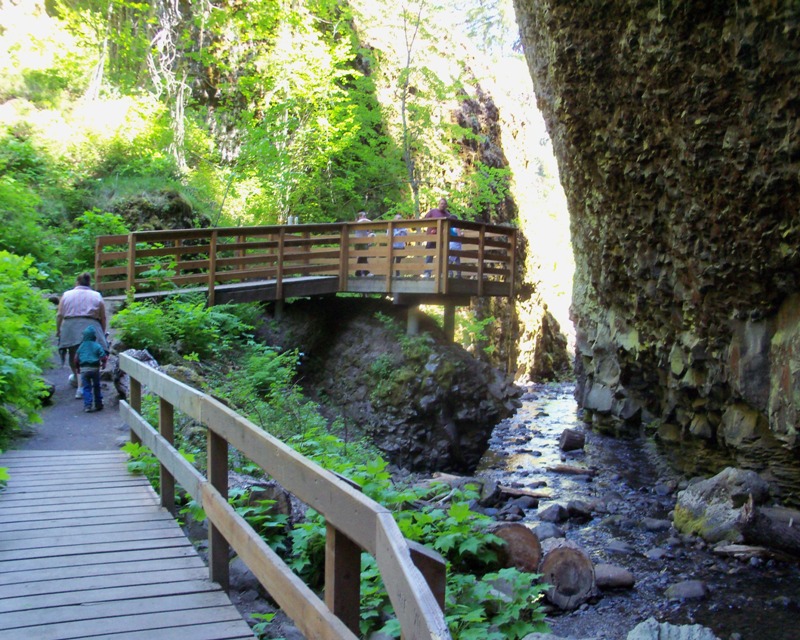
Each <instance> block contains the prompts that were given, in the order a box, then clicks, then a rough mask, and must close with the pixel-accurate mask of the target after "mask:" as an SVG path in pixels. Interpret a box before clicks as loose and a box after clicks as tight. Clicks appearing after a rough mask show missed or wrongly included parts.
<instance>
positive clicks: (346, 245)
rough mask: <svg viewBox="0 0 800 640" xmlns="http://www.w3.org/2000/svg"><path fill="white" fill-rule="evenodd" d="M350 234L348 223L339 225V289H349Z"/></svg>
mask: <svg viewBox="0 0 800 640" xmlns="http://www.w3.org/2000/svg"><path fill="white" fill-rule="evenodd" d="M349 262H350V234H349V233H348V230H347V224H342V226H341V227H339V290H340V291H347V276H348V274H349V272H350V265H349V264H348V263H349Z"/></svg>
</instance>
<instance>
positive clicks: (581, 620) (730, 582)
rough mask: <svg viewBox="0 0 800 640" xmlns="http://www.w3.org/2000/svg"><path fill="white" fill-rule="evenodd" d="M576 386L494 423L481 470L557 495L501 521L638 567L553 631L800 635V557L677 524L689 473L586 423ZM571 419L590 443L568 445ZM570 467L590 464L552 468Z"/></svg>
mask: <svg viewBox="0 0 800 640" xmlns="http://www.w3.org/2000/svg"><path fill="white" fill-rule="evenodd" d="M572 394H573V388H572V387H571V386H570V385H559V386H532V387H530V388H529V389H528V390H527V392H526V394H525V395H524V396H523V406H522V407H521V408H520V409H519V410H518V411H517V412H516V414H515V415H514V416H513V417H512V418H510V419H507V420H505V421H503V422H502V423H501V424H500V425H498V427H497V428H496V429H495V431H494V433H493V435H492V438H491V441H490V450H489V451H488V452H487V454H486V455H485V456H484V458H483V461H482V464H481V468H480V470H479V472H478V474H477V475H478V476H480V477H482V478H485V479H491V480H495V481H497V482H499V483H502V484H503V485H505V486H511V487H516V488H520V489H525V488H535V489H536V490H537V491H538V492H541V491H542V490H547V492H548V493H549V494H550V496H551V497H549V498H546V499H539V501H538V506H535V501H531V500H525V499H523V498H520V499H518V500H516V501H511V503H510V504H509V503H506V504H505V505H504V506H502V507H500V508H499V509H498V511H497V512H496V513H493V515H495V517H497V518H498V519H507V520H512V521H518V522H522V523H524V524H526V525H527V526H529V527H530V528H532V529H533V530H534V531H535V532H536V533H537V535H538V536H539V537H540V539H543V544H547V540H546V538H547V537H549V536H552V535H555V536H564V537H566V538H567V539H568V540H571V541H573V542H575V543H577V544H578V545H579V546H580V547H582V548H583V549H584V550H585V551H586V552H587V553H588V555H589V557H590V558H591V560H592V561H593V562H594V563H595V566H597V565H600V564H604V565H614V566H616V567H618V568H620V569H624V570H627V571H628V572H630V573H631V574H632V576H633V580H634V585H633V586H632V587H624V588H606V589H602V590H600V591H599V593H598V595H597V596H596V597H593V598H591V599H589V600H588V601H587V602H586V603H584V604H582V605H581V606H580V607H579V608H578V609H577V610H574V611H571V612H562V611H560V610H559V609H557V608H555V607H554V608H553V609H552V611H551V613H550V615H549V618H548V623H549V624H550V627H551V629H552V630H553V632H554V634H555V635H557V636H562V637H571V638H595V639H608V640H616V639H624V638H627V635H628V633H629V632H630V631H631V630H632V629H633V628H634V627H635V626H636V625H637V624H639V623H640V622H642V621H644V620H646V619H647V618H650V617H655V618H657V619H658V620H659V621H664V622H670V623H672V624H681V625H687V624H700V625H703V626H705V627H707V628H709V629H711V630H712V631H713V632H714V634H715V635H716V636H717V637H718V638H721V639H724V640H728V639H729V638H730V639H741V640H749V639H751V638H752V639H757V640H788V639H790V638H800V627H798V621H799V620H800V562H797V561H795V562H792V561H786V560H776V559H769V558H762V557H749V558H746V559H741V558H736V557H733V556H730V555H722V554H720V553H718V552H717V551H715V548H714V547H715V546H714V545H710V544H708V543H706V542H704V541H703V540H702V539H700V538H698V537H695V536H691V535H682V534H680V533H678V532H677V531H676V530H675V529H674V528H673V527H672V511H673V509H674V506H675V501H676V494H677V492H678V491H679V490H680V489H682V488H684V487H685V486H686V484H687V481H688V478H685V477H682V476H681V475H679V474H678V473H677V472H676V471H674V470H673V468H674V467H672V466H669V465H668V464H667V462H666V457H665V456H664V455H663V454H662V452H660V451H659V450H658V449H657V447H656V445H655V444H654V442H652V441H650V440H647V439H645V438H637V439H625V440H622V439H617V438H611V437H608V436H603V435H600V434H597V433H594V432H592V431H590V430H588V429H585V427H584V425H583V423H582V421H581V420H580V418H579V415H578V409H577V405H576V403H575V401H574V399H573V395H572ZM568 428H569V429H575V430H580V431H582V432H583V433H584V435H585V446H584V448H583V449H579V450H576V451H573V452H569V453H564V452H563V451H562V450H561V449H560V447H559V439H560V437H561V434H562V432H563V431H564V429H568ZM570 467H578V468H586V469H588V470H590V471H591V473H587V474H575V473H564V472H563V471H562V472H558V471H553V470H548V469H559V468H560V469H562V470H563V469H565V468H570ZM570 503H572V507H571V508H569V509H568V508H567V507H568V506H569V505H570ZM556 505H560V506H561V507H563V509H561V508H559V507H558V506H556ZM575 505H581V507H580V508H579V509H578V508H576V507H575ZM570 513H571V514H572V515H570Z"/></svg>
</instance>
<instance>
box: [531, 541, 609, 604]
mask: <svg viewBox="0 0 800 640" xmlns="http://www.w3.org/2000/svg"><path fill="white" fill-rule="evenodd" d="M539 573H540V574H542V582H546V583H548V584H551V585H553V586H552V588H550V589H548V590H547V591H546V592H545V596H546V597H547V599H548V600H549V601H550V602H552V603H553V604H554V605H556V606H557V607H558V608H559V609H564V610H567V611H569V610H572V609H576V608H577V607H579V606H580V605H582V604H583V603H584V602H586V601H587V600H588V599H589V598H591V597H592V596H594V595H596V593H597V586H596V584H595V576H594V564H592V561H591V559H590V558H589V556H588V555H586V552H585V551H583V550H582V549H580V548H578V547H577V546H567V545H566V544H565V545H564V546H559V547H555V548H554V549H551V550H550V551H548V552H547V553H546V554H545V556H544V558H543V559H542V563H541V564H540V565H539Z"/></svg>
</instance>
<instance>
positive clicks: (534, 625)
mask: <svg viewBox="0 0 800 640" xmlns="http://www.w3.org/2000/svg"><path fill="white" fill-rule="evenodd" d="M537 577H538V576H535V575H532V574H529V573H524V572H521V571H519V570H517V569H514V568H513V567H512V568H506V569H500V570H499V571H497V572H493V573H487V574H484V575H483V576H477V575H474V574H459V573H454V574H448V580H447V596H446V604H445V617H446V618H447V624H448V626H449V627H450V634H451V635H452V636H453V638H458V639H459V640H517V639H518V638H524V637H525V636H527V635H528V634H530V633H534V632H540V633H547V632H548V631H549V629H548V627H547V625H546V623H545V621H544V620H545V616H544V613H543V612H542V610H541V607H540V606H539V601H540V600H541V598H542V593H543V592H544V590H545V585H542V584H534V579H535V578H537Z"/></svg>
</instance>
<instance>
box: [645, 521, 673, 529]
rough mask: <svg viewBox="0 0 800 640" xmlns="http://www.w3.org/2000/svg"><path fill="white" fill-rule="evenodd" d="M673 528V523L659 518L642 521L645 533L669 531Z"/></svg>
mask: <svg viewBox="0 0 800 640" xmlns="http://www.w3.org/2000/svg"><path fill="white" fill-rule="evenodd" d="M671 527H672V522H670V521H669V520H659V519H657V518H644V519H643V520H642V529H644V530H645V531H669V530H670V528H671Z"/></svg>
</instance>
